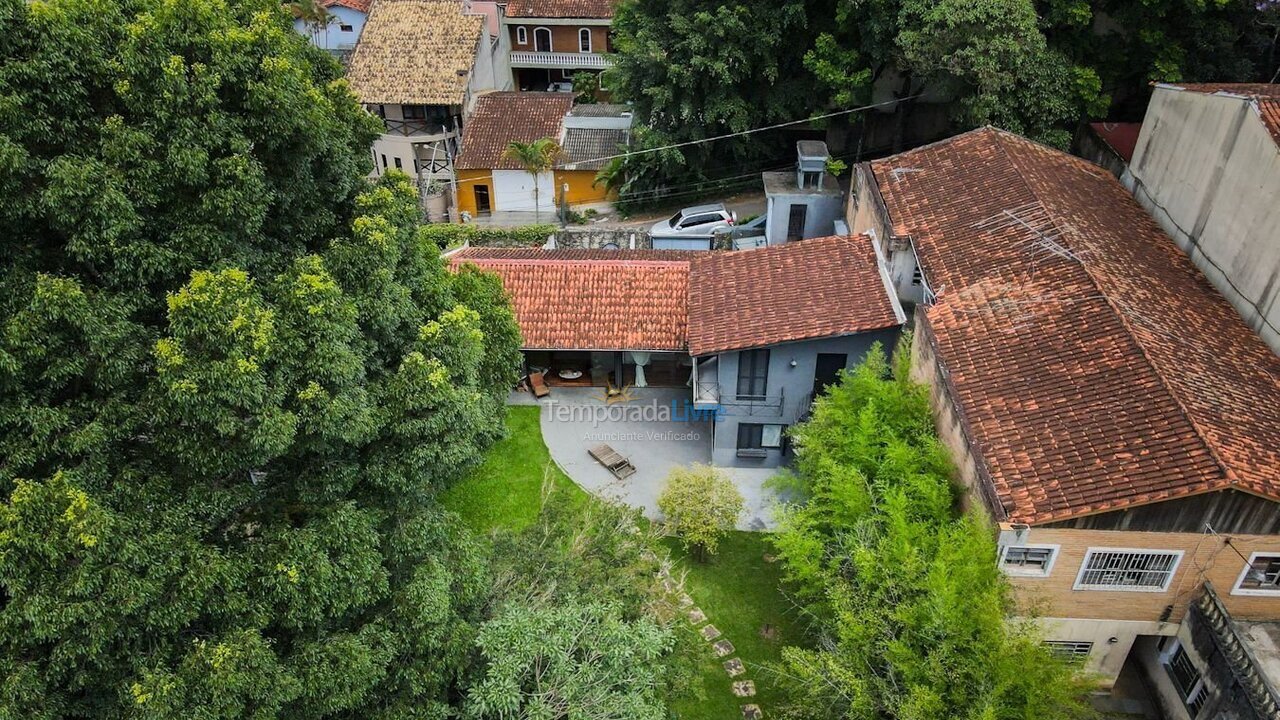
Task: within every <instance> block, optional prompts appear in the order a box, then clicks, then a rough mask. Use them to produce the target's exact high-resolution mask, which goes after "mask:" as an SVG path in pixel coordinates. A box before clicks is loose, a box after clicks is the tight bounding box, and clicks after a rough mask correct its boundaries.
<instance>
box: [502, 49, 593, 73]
mask: <svg viewBox="0 0 1280 720" xmlns="http://www.w3.org/2000/svg"><path fill="white" fill-rule="evenodd" d="M612 66H613V58H611V57H609V56H608V55H604V54H601V53H573V52H526V51H515V52H512V53H511V67H513V68H547V69H551V70H555V69H559V68H564V69H566V70H605V69H607V68H610V67H612Z"/></svg>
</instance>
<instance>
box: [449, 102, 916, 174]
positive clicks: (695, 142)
mask: <svg viewBox="0 0 1280 720" xmlns="http://www.w3.org/2000/svg"><path fill="white" fill-rule="evenodd" d="M923 95H924V93H916V94H915V95H908V96H907V97H903V98H896V99H893V100H884V101H881V102H878V103H871V104H870V105H862V106H859V107H856V108H849V109H847V110H837V111H835V112H829V113H824V114H822V115H812V116H810V117H807V118H802V119H800V120H788V121H787V122H781V123H775V124H773V125H764V126H762V127H757V128H750V129H747V130H738V131H736V132H731V133H724V134H721V135H713V136H711V137H708V138H699V139H697V140H685V141H684V142H678V143H672V144H670V145H660V146H658V147H652V148H642V149H640V150H628V151H627V152H623V153H617V154H614V155H605V156H602V157H596V158H588V159H586V160H579V161H577V162H576V163H574V164H575V165H585V164H588V163H597V162H607V161H609V160H616V159H618V158H626V157H635V156H637V155H648V154H649V153H655V152H661V151H663V150H674V149H675V148H682V147H689V146H692V145H701V144H702V143H709V142H715V141H717V140H727V139H729V138H734V137H742V136H745V135H754V134H755V133H758V132H764V131H766V130H777V129H778V128H784V127H791V126H792V125H804V124H806V123H811V122H815V121H818V120H827V119H829V118H833V117H839V116H841V115H852V114H853V113H858V112H864V111H866V110H874V109H875V108H878V107H884V106H886V105H893V104H896V103H900V102H906V101H908V100H915V99H917V98H920V97H922V96H923ZM482 181H484V178H468V179H466V180H455V181H454V183H455V184H457V185H461V184H463V183H466V182H482Z"/></svg>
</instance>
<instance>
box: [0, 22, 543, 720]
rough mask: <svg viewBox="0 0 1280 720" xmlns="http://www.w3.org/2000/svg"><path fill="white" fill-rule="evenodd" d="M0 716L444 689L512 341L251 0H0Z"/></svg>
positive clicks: (401, 182) (368, 131)
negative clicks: (446, 506) (473, 478)
mask: <svg viewBox="0 0 1280 720" xmlns="http://www.w3.org/2000/svg"><path fill="white" fill-rule="evenodd" d="M0 23H2V24H3V25H4V26H5V28H6V33H4V35H3V37H0V187H3V188H4V193H5V198H6V202H5V203H3V204H2V205H0V232H2V233H3V235H4V237H5V242H4V243H3V244H2V245H0V268H2V269H0V318H3V319H2V320H0V496H3V498H4V503H3V505H0V589H2V592H0V676H2V677H4V678H5V679H4V682H3V683H2V684H0V718H75V717H97V718H100V717H124V716H139V717H147V718H178V717H181V718H190V717H200V718H245V717H255V718H268V717H291V718H320V717H337V716H343V717H368V718H409V717H414V718H418V717H441V716H443V715H444V714H445V713H446V710H447V708H449V707H450V706H456V705H457V703H458V701H459V700H458V699H459V698H460V697H461V696H462V694H463V693H464V686H465V684H466V682H467V678H468V677H469V672H470V671H469V668H470V667H472V665H473V662H474V658H475V656H476V652H477V650H476V645H475V640H476V637H477V633H478V632H479V628H480V626H481V623H482V621H483V620H484V619H485V616H486V615H485V613H486V611H485V608H486V604H487V598H488V596H489V592H490V589H489V588H490V569H489V563H488V560H487V558H486V552H485V549H484V548H483V547H482V546H481V545H479V544H478V543H477V542H476V541H475V540H474V539H473V538H472V537H471V536H470V535H469V534H468V533H467V532H465V531H464V530H463V529H461V528H460V527H458V526H457V525H456V524H455V522H454V521H453V520H451V519H450V518H449V517H447V516H444V515H442V514H441V513H439V512H438V511H437V510H435V509H434V507H433V504H432V502H431V496H432V494H433V493H434V491H435V490H436V489H437V488H439V487H441V486H442V484H444V483H447V482H449V481H450V480H451V478H453V477H454V476H455V475H456V473H457V472H458V471H459V470H461V469H463V468H466V467H468V466H469V465H470V464H471V463H473V462H474V461H475V460H476V458H477V457H478V455H479V454H480V452H482V450H483V449H484V448H485V447H486V446H487V444H488V443H489V442H490V441H491V440H492V439H493V438H494V437H495V436H496V435H497V434H498V433H499V432H500V428H501V417H502V415H501V411H502V402H503V398H504V397H505V393H506V390H507V388H509V387H510V385H511V383H512V382H513V381H514V379H515V377H514V373H515V369H516V367H517V364H518V363H517V361H518V352H517V348H518V346H519V341H518V330H517V329H516V326H515V323H514V320H513V318H512V315H511V311H510V309H509V306H508V304H507V302H506V299H505V297H504V296H503V294H502V292H501V288H500V287H499V286H498V284H497V281H496V280H495V279H494V278H492V277H489V276H485V275H481V274H479V273H477V272H474V271H464V272H462V273H460V274H457V275H455V274H452V273H450V272H448V271H447V270H446V269H445V267H444V264H443V262H442V260H441V258H440V255H439V250H438V249H437V247H436V245H435V243H434V242H432V241H430V240H429V239H428V238H426V237H424V236H423V233H422V232H421V230H420V229H419V227H418V225H417V220H418V217H419V210H418V208H417V194H416V191H415V190H414V188H413V187H412V186H411V185H410V184H409V182H408V179H407V178H405V177H404V176H403V175H399V174H395V173H392V174H389V175H388V176H387V177H386V178H384V180H383V181H382V182H381V183H380V184H378V185H377V186H373V187H371V186H369V185H368V183H367V181H366V180H365V176H366V174H367V172H368V170H369V165H368V163H369V158H368V146H369V142H370V140H371V138H372V137H373V135H374V134H375V133H376V130H377V125H376V120H374V119H372V118H371V117H370V116H369V115H368V114H367V113H365V112H364V111H363V110H362V109H361V108H360V107H359V105H358V103H357V102H356V100H355V98H354V97H353V96H352V95H351V94H350V92H349V91H348V90H347V89H346V85H345V83H344V82H343V81H342V80H340V79H338V75H339V68H338V67H337V65H336V64H335V63H334V62H333V61H332V60H330V59H328V58H327V57H326V56H325V55H323V53H321V52H319V51H316V50H314V49H313V48H311V47H310V46H309V45H308V44H307V43H306V41H305V39H304V38H301V37H299V36H298V35H297V34H295V33H294V32H292V30H291V28H290V17H289V15H288V13H287V12H286V11H285V9H284V8H282V7H281V6H280V5H279V4H278V3H273V2H265V1H264V2H256V1H252V2H251V1H246V2H225V1H224V0H124V1H123V2H120V1H112V2H106V1H100V0H63V1H55V2H37V3H27V2H24V1H23V0H0Z"/></svg>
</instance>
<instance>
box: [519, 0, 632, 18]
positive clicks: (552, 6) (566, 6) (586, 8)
mask: <svg viewBox="0 0 1280 720" xmlns="http://www.w3.org/2000/svg"><path fill="white" fill-rule="evenodd" d="M615 5H617V0H511V1H510V2H508V3H507V17H511V18H517V17H518V18H591V19H600V18H611V17H613V8H614V6H615Z"/></svg>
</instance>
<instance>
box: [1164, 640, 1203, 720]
mask: <svg viewBox="0 0 1280 720" xmlns="http://www.w3.org/2000/svg"><path fill="white" fill-rule="evenodd" d="M1164 668H1165V671H1166V672H1168V673H1169V679H1170V680H1172V681H1173V686H1174V687H1176V688H1177V689H1178V694H1179V695H1181V696H1182V702H1183V703H1184V704H1185V705H1186V706H1187V712H1188V713H1190V715H1191V717H1192V718H1195V717H1196V716H1197V715H1199V714H1200V708H1202V707H1203V706H1204V702H1205V700H1206V699H1207V698H1206V694H1207V693H1205V687H1204V678H1203V677H1201V676H1200V671H1199V670H1198V669H1197V668H1196V666H1195V664H1194V663H1192V662H1191V656H1190V655H1188V654H1187V650H1186V648H1184V647H1182V643H1181V642H1178V644H1177V645H1176V646H1175V647H1174V648H1173V652H1172V653H1171V654H1170V655H1169V657H1168V659H1167V660H1165V663H1164Z"/></svg>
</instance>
